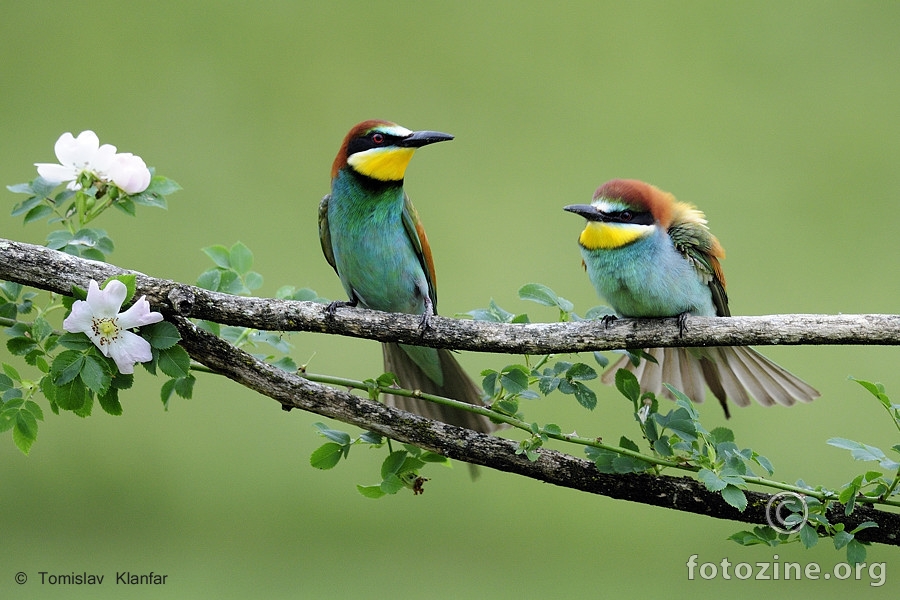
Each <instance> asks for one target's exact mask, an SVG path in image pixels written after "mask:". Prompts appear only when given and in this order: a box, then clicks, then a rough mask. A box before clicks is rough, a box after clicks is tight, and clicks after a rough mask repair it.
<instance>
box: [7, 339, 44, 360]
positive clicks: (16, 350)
mask: <svg viewBox="0 0 900 600" xmlns="http://www.w3.org/2000/svg"><path fill="white" fill-rule="evenodd" d="M6 348H7V350H9V351H10V353H11V354H13V355H14V356H25V355H26V354H28V353H29V352H31V351H32V350H35V349H36V348H38V344H37V342H35V341H34V340H33V339H31V338H30V337H24V336H22V337H14V338H10V339H9V340H7V341H6Z"/></svg>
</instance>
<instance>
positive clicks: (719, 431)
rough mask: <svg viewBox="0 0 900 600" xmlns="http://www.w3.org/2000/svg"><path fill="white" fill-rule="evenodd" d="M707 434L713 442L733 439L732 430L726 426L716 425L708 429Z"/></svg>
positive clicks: (719, 442) (718, 442)
mask: <svg viewBox="0 0 900 600" xmlns="http://www.w3.org/2000/svg"><path fill="white" fill-rule="evenodd" d="M709 434H710V435H711V436H712V439H713V443H714V444H721V443H722V442H733V441H734V432H733V431H731V430H730V429H728V428H727V427H716V428H715V429H713V430H712V431H710V432H709Z"/></svg>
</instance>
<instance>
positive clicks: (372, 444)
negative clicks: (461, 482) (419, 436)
mask: <svg viewBox="0 0 900 600" xmlns="http://www.w3.org/2000/svg"><path fill="white" fill-rule="evenodd" d="M313 426H314V427H315V428H316V429H317V430H318V433H319V435H321V436H322V437H324V438H326V439H327V440H328V441H327V442H325V443H324V444H322V445H321V446H319V447H318V448H317V449H316V450H315V451H313V453H312V455H311V456H310V457H309V463H310V465H312V466H313V467H315V468H316V469H323V470H327V469H333V468H334V467H335V466H337V464H338V463H339V462H340V461H341V459H346V458H347V457H348V456H349V454H350V447H351V446H356V445H365V446H368V447H369V448H381V447H384V446H385V445H387V447H388V455H387V456H386V457H385V459H384V461H383V462H382V463H381V483H378V484H375V485H357V486H356V489H357V490H358V491H359V493H360V494H362V495H363V496H365V497H366V498H382V497H384V496H386V495H388V494H396V493H397V492H399V491H400V490H402V489H404V488H407V489H410V490H412V492H413V494H415V495H418V494H421V493H423V492H424V487H423V486H424V485H425V482H426V481H428V479H426V478H425V477H422V475H421V474H420V471H421V469H422V468H423V467H424V466H425V465H427V464H429V463H437V464H445V465H446V464H449V460H448V459H447V458H446V457H445V456H441V455H440V454H435V453H434V452H428V451H426V450H422V449H421V448H418V447H416V446H413V445H410V444H403V449H402V450H392V449H391V443H390V440H387V439H386V438H384V437H383V436H381V435H379V434H377V433H374V432H371V431H365V432H363V433H362V434H360V435H359V437H356V438H353V437H351V436H350V434H349V433H346V432H344V431H339V430H336V429H331V428H330V427H328V426H327V425H325V424H324V423H314V424H313Z"/></svg>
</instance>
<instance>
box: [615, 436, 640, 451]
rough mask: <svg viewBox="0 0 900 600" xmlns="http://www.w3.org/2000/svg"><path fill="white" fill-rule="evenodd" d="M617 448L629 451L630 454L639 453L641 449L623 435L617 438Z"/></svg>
mask: <svg viewBox="0 0 900 600" xmlns="http://www.w3.org/2000/svg"><path fill="white" fill-rule="evenodd" d="M619 447H620V448H625V449H626V450H631V451H632V452H640V451H641V449H640V448H639V447H638V445H637V444H635V443H634V442H633V441H631V440H629V439H628V438H627V437H625V436H624V435H623V436H622V437H620V438H619Z"/></svg>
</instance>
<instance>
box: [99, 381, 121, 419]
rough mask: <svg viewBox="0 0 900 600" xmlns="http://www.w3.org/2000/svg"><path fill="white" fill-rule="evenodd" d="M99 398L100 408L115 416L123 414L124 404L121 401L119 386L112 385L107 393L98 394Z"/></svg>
mask: <svg viewBox="0 0 900 600" xmlns="http://www.w3.org/2000/svg"><path fill="white" fill-rule="evenodd" d="M97 400H98V401H99V402H100V408H102V409H103V412H105V413H106V414H109V415H113V416H119V415H121V414H122V404H121V403H120V402H119V390H118V388H115V387H111V388H109V389H108V390H107V391H106V393H105V394H102V395H98V396H97Z"/></svg>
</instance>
